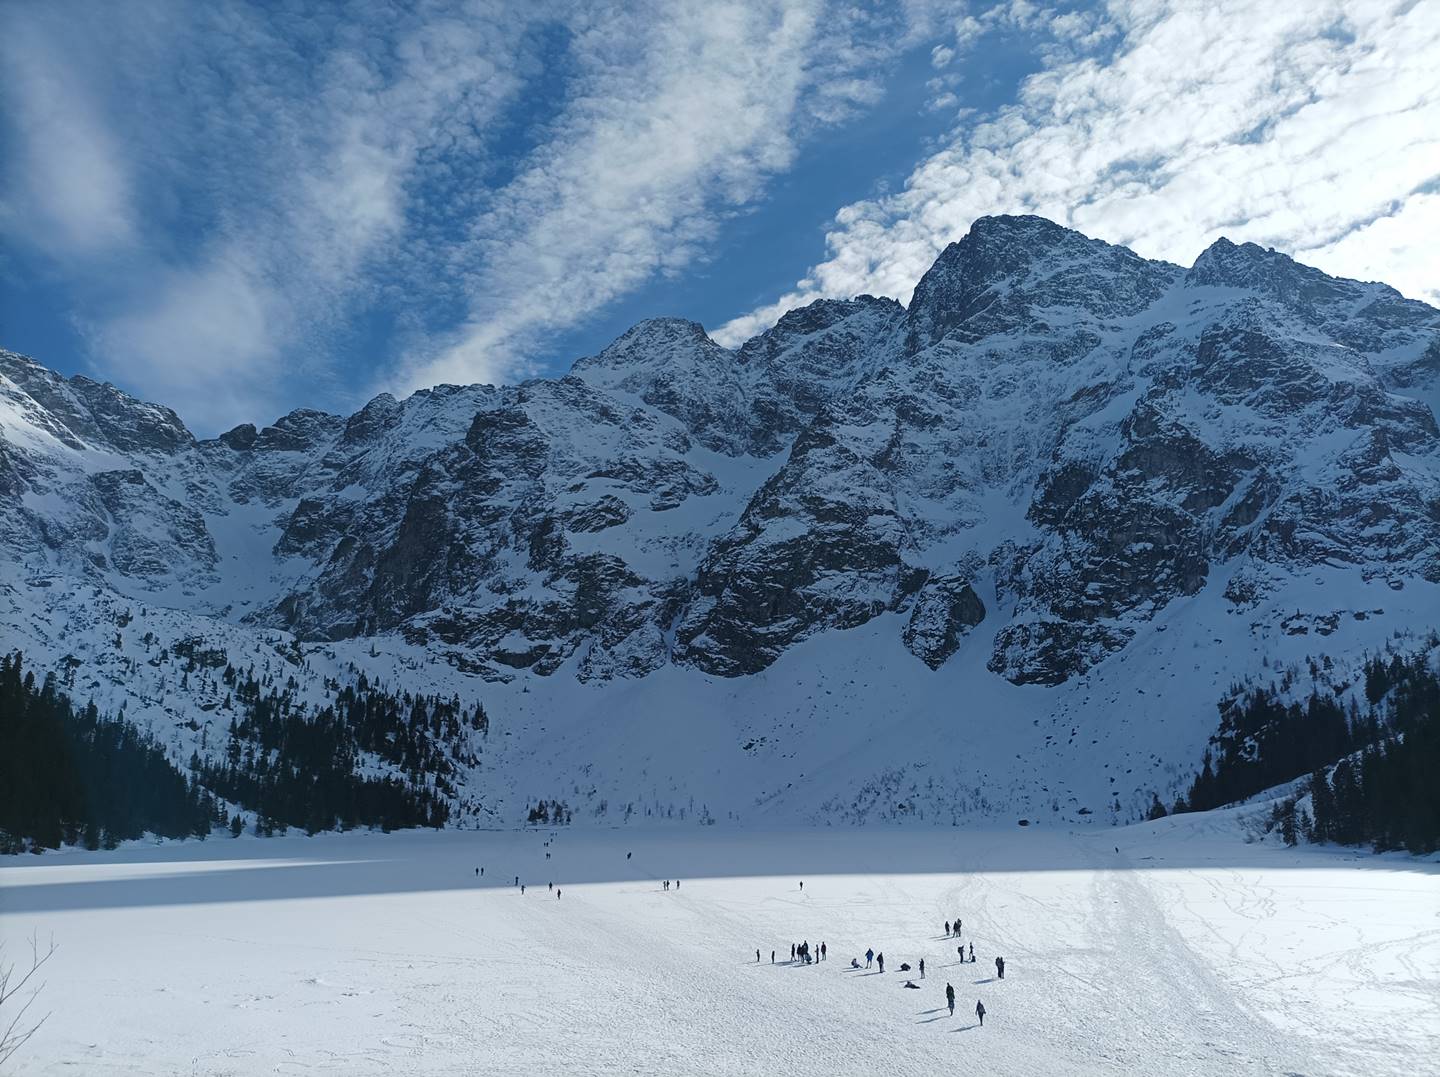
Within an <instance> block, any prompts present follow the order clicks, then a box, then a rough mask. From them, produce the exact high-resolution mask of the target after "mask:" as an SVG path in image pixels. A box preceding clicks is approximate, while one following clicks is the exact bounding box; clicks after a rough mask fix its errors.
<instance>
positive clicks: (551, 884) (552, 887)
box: [545, 883, 555, 890]
mask: <svg viewBox="0 0 1440 1077" xmlns="http://www.w3.org/2000/svg"><path fill="white" fill-rule="evenodd" d="M545 885H546V887H547V888H548V889H550V890H554V889H555V884H554V883H546V884H545Z"/></svg>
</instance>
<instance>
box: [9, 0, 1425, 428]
mask: <svg viewBox="0 0 1440 1077" xmlns="http://www.w3.org/2000/svg"><path fill="white" fill-rule="evenodd" d="M1436 55H1440V7H1437V5H1433V4H1426V3H1407V2H1378V0H1377V2H1355V0H1347V2H1344V3H1340V2H1330V0H1307V2H1306V3H1304V4H1254V3H1253V2H1250V0H1246V2H1240V0H1111V2H1109V3H1104V4H1069V3H1056V4H1050V3H1044V2H1041V0H1004V2H1001V3H990V2H982V3H948V2H944V0H910V2H908V3H901V4H895V5H865V6H858V5H844V4H832V3H827V2H826V0H790V2H774V3H759V2H756V3H736V4H728V3H724V2H700V0H669V2H667V3H664V4H656V5H653V6H647V5H645V4H643V3H626V4H617V5H614V6H613V7H605V6H602V5H599V4H594V3H589V4H580V3H565V2H558V0H557V2H554V3H543V2H542V3H526V4H518V3H504V2H489V0H454V2H450V0H433V2H427V3H404V4H401V3H389V2H382V0H359V2H356V3H352V4H349V5H346V6H344V7H343V8H342V7H341V6H340V5H331V4H307V3H303V2H301V0H290V2H284V3H280V2H277V3H272V4H260V3H252V4H239V3H215V4H208V5H197V4H192V3H182V2H180V0H171V2H159V0H129V2H127V3H125V4H110V3H104V4H101V3H96V4H86V3H84V2H82V0H71V2H68V3H66V4H56V5H43V4H22V3H12V4H9V5H4V6H0V60H3V62H4V64H5V67H6V70H7V86H6V94H5V96H4V98H3V102H0V109H3V115H0V346H5V347H9V348H13V349H16V350H20V351H24V352H27V353H29V354H32V355H34V356H35V357H36V358H38V359H40V360H41V361H42V362H44V363H46V364H48V365H50V366H52V367H55V368H56V369H58V370H61V371H63V372H65V373H72V372H82V373H85V374H88V375H90V376H92V377H97V378H102V379H105V380H110V381H113V382H115V383H116V384H118V385H120V386H122V387H123V388H125V389H127V390H129V391H131V392H134V393H136V394H137V395H140V396H142V397H145V398H147V399H153V400H158V401H161V402H163V403H166V404H169V405H171V406H172V407H175V408H176V409H177V410H178V411H179V412H180V413H181V415H182V416H183V417H184V418H185V419H186V420H187V422H189V423H190V425H191V426H192V428H193V429H195V430H196V431H197V432H198V433H202V434H205V433H213V432H215V431H218V430H221V429H224V428H226V427H228V426H230V425H233V424H234V423H238V422H242V421H255V422H264V421H267V420H269V419H271V418H273V417H275V416H276V415H278V414H280V413H283V412H284V411H287V410H289V409H290V408H293V407H299V406H313V407H322V408H326V409H328V410H333V411H349V410H352V409H354V408H356V407H358V406H359V405H360V404H362V403H363V402H364V401H365V400H366V399H368V398H369V397H370V396H372V395H373V394H374V393H376V392H379V391H392V392H396V393H405V392H409V391H413V390H414V389H416V388H418V387H421V386H424V385H429V384H434V383H435V382H437V381H491V382H503V381H513V380H518V379H521V378H524V377H528V376H533V375H537V374H550V373H557V372H563V371H564V370H565V369H566V368H567V367H568V366H569V364H570V362H571V361H572V360H573V359H574V358H576V357H577V356H580V355H584V354H588V353H591V352H594V351H596V350H598V349H599V348H601V347H603V346H604V344H605V343H607V342H608V341H609V340H610V339H612V338H613V337H615V336H616V335H618V334H619V333H620V332H622V331H623V330H624V329H625V328H627V327H628V326H629V325H631V324H633V323H634V322H635V321H638V320H640V319H642V318H645V317H650V316H654V315H661V314H673V315H680V316H685V317H690V318H694V319H696V320H698V321H701V322H703V323H704V324H705V325H706V326H707V327H708V328H709V329H710V330H711V332H712V334H713V335H715V336H716V338H717V339H719V340H720V341H721V342H722V343H726V344H732V345H733V344H736V343H738V342H739V341H741V340H743V339H745V337H747V336H748V335H750V334H752V333H754V332H758V331H760V330H762V329H764V328H765V327H766V326H767V325H768V324H770V323H772V322H773V321H774V319H775V318H776V317H777V316H778V315H779V314H780V313H782V312H783V311H784V310H785V309H788V308H790V307H792V306H796V305H799V304H801V303H804V302H808V301H810V300H812V299H815V298H819V297H822V296H848V295H853V294H856V293H858V292H872V293H875V294H884V295H892V296H895V297H896V298H898V299H900V300H902V301H904V300H906V299H908V297H909V292H910V289H911V288H912V287H913V285H914V283H915V281H916V280H917V279H918V278H919V276H920V274H921V273H923V272H924V270H925V268H926V267H927V266H928V265H929V264H930V262H931V261H932V260H933V258H934V256H935V254H936V253H937V252H938V251H939V250H940V249H942V248H943V247H944V245H945V244H946V243H948V242H950V241H952V240H954V239H957V238H959V236H961V235H963V234H964V232H965V231H966V230H967V229H968V227H969V224H970V222H971V221H972V220H973V219H974V218H975V217H976V216H979V215H982V214H985V213H996V212H1036V213H1043V214H1045V215H1046V216H1049V217H1052V218H1054V219H1056V220H1059V221H1061V222H1062V223H1065V224H1069V225H1071V226H1073V227H1076V228H1080V229H1081V230H1083V231H1085V232H1087V233H1089V234H1091V235H1096V236H1099V237H1101V238H1104V239H1107V240H1110V241H1112V242H1119V243H1125V244H1127V245H1130V246H1132V247H1134V248H1135V249H1136V250H1138V251H1139V252H1140V253H1142V254H1145V255H1147V256H1151V257H1164V258H1168V259H1171V260H1174V261H1177V262H1181V263H1186V264H1188V263H1189V262H1190V261H1191V260H1192V259H1193V258H1194V256H1195V255H1196V254H1197V253H1198V252H1199V251H1200V250H1202V249H1203V248H1204V247H1205V246H1206V245H1208V243H1210V242H1212V241H1213V240H1214V239H1215V238H1217V237H1218V236H1219V235H1222V234H1224V235H1228V236H1229V237H1230V238H1232V239H1235V240H1253V241H1256V242H1261V243H1264V244H1266V245H1272V246H1275V247H1278V248H1280V249H1282V250H1286V251H1288V252H1290V253H1293V254H1295V255H1297V256H1298V257H1300V258H1302V259H1303V260H1305V261H1308V262H1311V263H1312V264H1315V265H1319V266H1320V267H1321V268H1324V269H1326V270H1328V271H1330V272H1335V273H1340V274H1344V275H1347V276H1356V277H1361V278H1365V279H1383V280H1386V281H1388V282H1390V283H1392V284H1394V285H1395V286H1396V287H1398V288H1400V289H1401V290H1402V291H1404V292H1405V293H1406V294H1409V295H1412V296H1415V297H1417V298H1421V299H1427V300H1428V301H1431V302H1436V301H1437V298H1440V263H1437V259H1436V258H1435V257H1434V254H1433V237H1434V236H1436V235H1440V65H1436V64H1435V63H1434V62H1433V59H1434V57H1435V56H1436Z"/></svg>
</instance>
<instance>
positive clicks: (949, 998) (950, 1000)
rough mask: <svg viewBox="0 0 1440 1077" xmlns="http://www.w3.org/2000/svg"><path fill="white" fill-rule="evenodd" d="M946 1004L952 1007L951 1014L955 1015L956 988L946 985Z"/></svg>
mask: <svg viewBox="0 0 1440 1077" xmlns="http://www.w3.org/2000/svg"><path fill="white" fill-rule="evenodd" d="M945 1005H947V1006H949V1007H950V1016H951V1017H954V1016H955V988H953V987H951V986H950V985H949V984H946V985H945Z"/></svg>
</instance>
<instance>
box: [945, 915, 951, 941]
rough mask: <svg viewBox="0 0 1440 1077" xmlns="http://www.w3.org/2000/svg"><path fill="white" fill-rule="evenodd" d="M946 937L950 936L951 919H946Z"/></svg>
mask: <svg viewBox="0 0 1440 1077" xmlns="http://www.w3.org/2000/svg"><path fill="white" fill-rule="evenodd" d="M945 937H946V938H947V939H948V938H949V937H950V921H949V920H946V921H945Z"/></svg>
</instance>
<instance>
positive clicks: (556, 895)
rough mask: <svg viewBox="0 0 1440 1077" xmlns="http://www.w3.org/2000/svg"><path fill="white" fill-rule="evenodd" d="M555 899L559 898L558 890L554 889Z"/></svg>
mask: <svg viewBox="0 0 1440 1077" xmlns="http://www.w3.org/2000/svg"><path fill="white" fill-rule="evenodd" d="M555 900H556V901H559V900H560V891H559V890H556V891H555Z"/></svg>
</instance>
